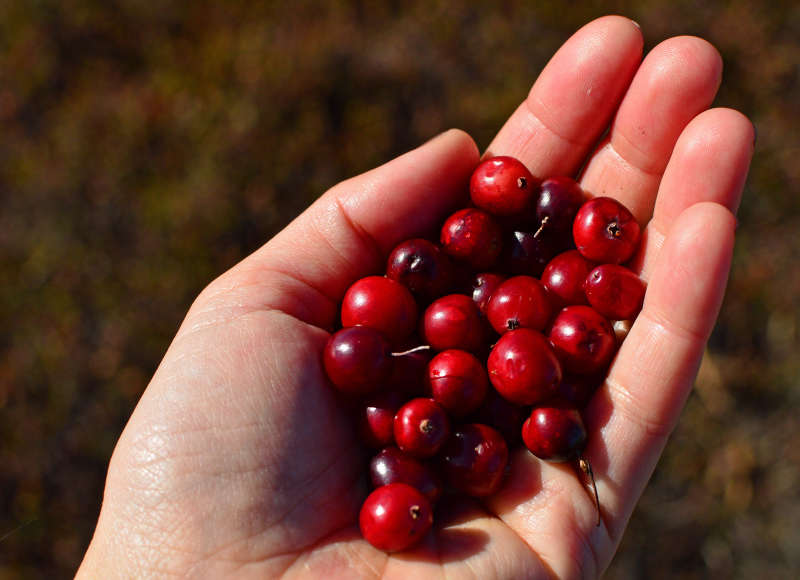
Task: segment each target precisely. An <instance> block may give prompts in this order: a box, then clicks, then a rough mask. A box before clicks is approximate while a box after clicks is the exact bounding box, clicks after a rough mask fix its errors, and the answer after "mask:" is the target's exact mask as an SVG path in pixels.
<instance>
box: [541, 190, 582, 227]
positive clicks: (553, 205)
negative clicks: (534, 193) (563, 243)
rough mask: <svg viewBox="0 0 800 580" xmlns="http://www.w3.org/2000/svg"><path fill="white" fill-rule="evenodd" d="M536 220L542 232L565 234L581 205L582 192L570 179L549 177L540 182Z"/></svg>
mask: <svg viewBox="0 0 800 580" xmlns="http://www.w3.org/2000/svg"><path fill="white" fill-rule="evenodd" d="M541 189H542V190H541V193H540V194H539V201H538V202H537V204H536V218H537V219H538V220H539V223H540V224H542V230H543V231H545V230H549V231H553V232H557V233H559V234H567V233H569V232H570V230H571V229H572V221H573V220H574V219H575V215H576V214H577V213H578V210H579V209H580V207H581V205H582V204H583V198H584V195H583V190H582V189H581V186H580V185H578V184H577V183H576V182H575V180H574V179H572V178H571V177H551V178H550V179H546V180H544V181H543V182H542V188H541Z"/></svg>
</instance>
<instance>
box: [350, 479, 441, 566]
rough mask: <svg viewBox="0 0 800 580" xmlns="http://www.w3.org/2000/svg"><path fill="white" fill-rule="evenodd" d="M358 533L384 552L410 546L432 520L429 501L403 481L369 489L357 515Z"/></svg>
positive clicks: (422, 534)
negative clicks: (359, 531)
mask: <svg viewBox="0 0 800 580" xmlns="http://www.w3.org/2000/svg"><path fill="white" fill-rule="evenodd" d="M358 524H359V527H360V528H361V535H362V536H363V537H364V539H365V540H367V541H368V542H369V543H370V544H372V545H373V546H375V547H376V548H378V549H379V550H383V551H384V552H398V551H400V550H405V549H406V548H410V547H411V546H413V545H414V544H416V543H417V542H419V541H420V540H422V538H423V537H425V534H426V533H428V530H429V529H430V528H431V525H432V524H433V512H432V510H431V502H430V501H428V498H427V497H425V496H424V495H423V494H422V493H421V492H420V491H419V490H417V489H415V488H413V487H411V486H410V485H408V484H405V483H391V484H389V485H384V486H382V487H379V488H378V489H376V490H375V491H373V492H372V493H371V494H369V496H367V499H366V500H365V501H364V505H362V506H361V512H360V513H359V515H358Z"/></svg>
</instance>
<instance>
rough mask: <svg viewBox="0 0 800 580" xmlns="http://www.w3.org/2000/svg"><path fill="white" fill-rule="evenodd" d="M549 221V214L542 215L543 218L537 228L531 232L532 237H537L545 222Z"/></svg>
mask: <svg viewBox="0 0 800 580" xmlns="http://www.w3.org/2000/svg"><path fill="white" fill-rule="evenodd" d="M549 221H550V216H549V215H546V216H544V218H542V223H541V225H540V226H539V229H538V230H536V231H535V232H533V237H534V238H538V237H539V234H541V233H542V230H543V229H544V226H546V225H547V222H549Z"/></svg>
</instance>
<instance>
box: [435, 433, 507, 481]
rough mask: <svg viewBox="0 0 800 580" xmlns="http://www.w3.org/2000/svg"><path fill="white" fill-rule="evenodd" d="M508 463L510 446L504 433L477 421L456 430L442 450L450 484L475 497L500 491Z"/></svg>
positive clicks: (442, 462) (443, 467)
mask: <svg viewBox="0 0 800 580" xmlns="http://www.w3.org/2000/svg"><path fill="white" fill-rule="evenodd" d="M507 463H508V445H507V444H506V442H505V440H504V439H503V436H502V435H500V433H498V432H497V431H496V430H494V429H492V428H491V427H489V426H488V425H481V424H477V423H473V424H468V425H462V426H461V427H459V428H458V429H456V430H455V431H454V432H453V434H452V435H451V436H450V439H448V440H447V443H446V444H445V446H444V447H443V448H442V452H441V465H442V473H443V475H444V476H445V478H446V479H447V483H448V484H450V485H451V486H452V487H454V488H455V489H458V490H459V491H463V492H464V493H466V494H468V495H471V496H473V497H485V496H488V495H491V494H493V493H495V492H496V491H497V490H499V489H500V486H501V485H502V483H503V475H504V472H505V468H506V464H507Z"/></svg>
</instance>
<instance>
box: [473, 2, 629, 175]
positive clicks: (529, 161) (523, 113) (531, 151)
mask: <svg viewBox="0 0 800 580" xmlns="http://www.w3.org/2000/svg"><path fill="white" fill-rule="evenodd" d="M642 45H643V40H642V34H641V31H640V30H639V28H638V26H637V25H636V24H634V23H633V22H632V21H631V20H628V19H627V18H623V17H621V16H606V17H603V18H599V19H597V20H594V21H593V22H590V23H589V24H587V25H586V26H584V27H583V28H581V29H580V30H579V31H578V32H576V33H575V34H574V35H573V36H572V37H571V38H570V39H569V40H567V42H566V43H565V44H564V45H563V46H562V47H561V48H560V49H559V50H558V52H557V53H556V54H555V55H554V56H553V58H552V59H551V60H550V62H549V63H548V64H547V66H546V67H545V69H544V70H543V71H542V73H541V75H540V76H539V78H538V79H537V80H536V83H535V84H534V85H533V88H532V89H531V91H530V93H529V95H528V98H527V99H526V100H525V101H524V102H523V103H522V104H521V105H520V106H519V107H518V108H517V110H516V111H515V112H514V113H513V114H512V115H511V117H510V118H509V120H508V121H507V122H506V124H505V125H504V126H503V128H502V129H501V130H500V132H499V133H498V134H497V136H496V137H495V139H494V141H492V143H491V144H490V145H489V148H488V150H487V153H486V154H487V155H511V156H514V157H517V158H518V159H520V160H521V161H522V162H523V163H525V164H526V165H527V166H528V169H530V170H531V172H532V173H533V174H534V175H536V176H539V177H547V176H551V175H574V173H575V172H576V171H577V170H578V167H579V166H580V164H581V163H582V161H583V159H584V158H585V157H586V154H587V153H588V152H589V150H590V149H591V147H592V145H593V144H594V143H595V141H596V140H597V139H598V138H599V136H600V134H601V133H602V132H603V131H604V130H605V128H606V126H607V124H608V122H609V120H610V119H611V116H612V115H613V114H614V111H615V110H616V109H617V106H618V105H619V101H620V99H621V98H622V95H623V94H624V93H625V90H626V89H627V88H628V84H629V83H630V80H631V78H632V77H633V74H634V72H635V71H636V68H637V67H638V66H639V62H640V60H641V55H642Z"/></svg>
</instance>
